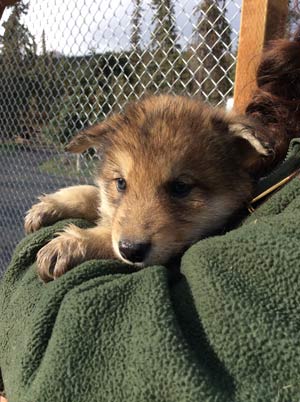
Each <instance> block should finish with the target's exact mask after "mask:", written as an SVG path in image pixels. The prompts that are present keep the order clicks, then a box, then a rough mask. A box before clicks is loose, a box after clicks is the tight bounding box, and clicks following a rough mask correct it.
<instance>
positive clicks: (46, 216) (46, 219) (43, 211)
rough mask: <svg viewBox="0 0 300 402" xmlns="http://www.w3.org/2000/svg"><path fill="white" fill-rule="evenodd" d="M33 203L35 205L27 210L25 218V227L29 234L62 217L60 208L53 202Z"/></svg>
mask: <svg viewBox="0 0 300 402" xmlns="http://www.w3.org/2000/svg"><path fill="white" fill-rule="evenodd" d="M43 198H46V197H42V198H41V200H42V201H41V202H39V203H38V204H35V205H33V207H32V208H31V209H30V210H29V211H28V212H27V214H26V216H25V219H24V229H25V232H26V233H27V234H29V233H33V232H35V231H36V230H38V229H40V228H41V227H43V226H47V225H50V224H52V223H55V222H56V221H58V220H59V219H60V215H59V212H58V210H57V209H56V208H55V206H54V205H53V203H50V202H47V201H43Z"/></svg>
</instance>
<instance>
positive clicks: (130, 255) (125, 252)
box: [119, 240, 151, 263]
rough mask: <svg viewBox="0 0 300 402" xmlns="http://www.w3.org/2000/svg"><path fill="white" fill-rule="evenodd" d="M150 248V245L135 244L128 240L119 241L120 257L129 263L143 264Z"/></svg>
mask: <svg viewBox="0 0 300 402" xmlns="http://www.w3.org/2000/svg"><path fill="white" fill-rule="evenodd" d="M150 248H151V243H135V242H132V241H130V240H121V241H119V251H120V254H121V256H122V257H123V258H124V259H125V260H128V261H130V262H133V263H137V262H143V261H144V260H145V259H146V257H147V255H148V253H149V251H150Z"/></svg>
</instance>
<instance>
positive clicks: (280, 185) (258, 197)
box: [248, 169, 300, 213]
mask: <svg viewBox="0 0 300 402" xmlns="http://www.w3.org/2000/svg"><path fill="white" fill-rule="evenodd" d="M299 172H300V169H298V170H296V171H295V172H293V173H292V174H290V175H289V176H287V177H285V178H284V179H282V180H281V181H279V182H278V183H276V184H274V185H273V186H271V187H269V188H268V189H267V190H265V191H263V192H262V193H260V194H259V195H257V196H256V197H254V198H253V199H252V200H251V201H250V204H249V206H248V211H249V212H250V213H252V212H254V211H255V209H254V207H253V204H255V203H256V202H257V201H259V200H261V199H262V198H264V197H266V196H267V195H269V194H271V193H273V192H274V191H275V190H277V189H279V188H280V187H282V186H284V185H285V184H286V183H288V182H289V181H290V180H292V179H293V178H294V177H295V176H296V175H297V174H298V173H299Z"/></svg>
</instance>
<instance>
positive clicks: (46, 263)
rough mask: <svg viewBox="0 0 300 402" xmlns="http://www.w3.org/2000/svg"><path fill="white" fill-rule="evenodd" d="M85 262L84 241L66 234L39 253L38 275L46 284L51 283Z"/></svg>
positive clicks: (52, 241)
mask: <svg viewBox="0 0 300 402" xmlns="http://www.w3.org/2000/svg"><path fill="white" fill-rule="evenodd" d="M85 260H86V247H85V245H84V241H83V240H81V239H80V238H78V237H75V236H72V234H70V233H65V232H64V233H61V234H60V235H59V236H58V237H56V238H55V239H53V240H51V241H50V242H49V243H48V244H46V245H45V246H44V247H43V248H41V250H40V251H39V252H38V254H37V269H38V275H39V276H40V278H41V279H42V280H43V281H44V282H49V281H50V280H52V279H56V278H58V277H59V276H61V275H63V274H64V273H65V272H67V271H69V270H70V269H71V268H73V267H75V266H76V265H78V264H80V263H81V262H83V261H85Z"/></svg>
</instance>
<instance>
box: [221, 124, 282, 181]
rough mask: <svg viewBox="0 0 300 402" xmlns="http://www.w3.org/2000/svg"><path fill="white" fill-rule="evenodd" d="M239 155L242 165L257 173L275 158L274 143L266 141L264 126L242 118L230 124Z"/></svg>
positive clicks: (230, 132)
mask: <svg viewBox="0 0 300 402" xmlns="http://www.w3.org/2000/svg"><path fill="white" fill-rule="evenodd" d="M228 129H229V134H230V135H231V136H232V140H233V144H234V147H235V149H236V153H237V157H238V158H239V160H240V163H241V165H242V166H243V167H244V168H245V169H246V170H247V171H249V172H250V173H256V172H258V170H259V169H260V167H262V166H264V165H266V164H268V163H269V162H270V160H272V159H273V156H274V150H273V147H272V144H269V143H267V142H265V141H264V133H263V129H262V127H259V126H256V124H255V123H254V122H252V120H248V119H247V118H245V119H244V118H240V119H236V120H234V119H233V120H232V121H231V122H229V124H228Z"/></svg>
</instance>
